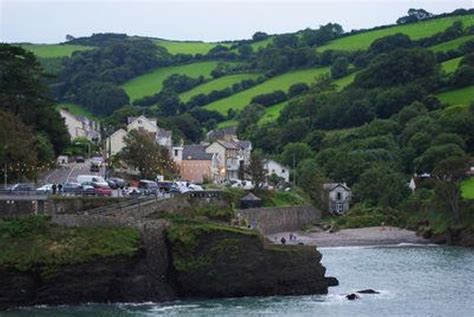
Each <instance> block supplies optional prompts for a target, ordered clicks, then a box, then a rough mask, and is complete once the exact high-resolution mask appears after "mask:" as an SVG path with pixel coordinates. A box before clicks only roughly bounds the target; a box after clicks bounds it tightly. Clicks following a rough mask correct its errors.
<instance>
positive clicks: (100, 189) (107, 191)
mask: <svg viewBox="0 0 474 317" xmlns="http://www.w3.org/2000/svg"><path fill="white" fill-rule="evenodd" d="M82 189H83V193H84V194H86V195H87V194H94V195H96V196H112V189H111V188H110V187H109V186H108V185H107V186H104V185H102V184H99V183H94V182H84V183H83V184H82Z"/></svg>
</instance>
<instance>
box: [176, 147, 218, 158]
mask: <svg viewBox="0 0 474 317" xmlns="http://www.w3.org/2000/svg"><path fill="white" fill-rule="evenodd" d="M183 160H195V161H210V160H212V154H211V153H206V148H205V147H204V146H202V145H198V144H193V145H185V146H184V148H183Z"/></svg>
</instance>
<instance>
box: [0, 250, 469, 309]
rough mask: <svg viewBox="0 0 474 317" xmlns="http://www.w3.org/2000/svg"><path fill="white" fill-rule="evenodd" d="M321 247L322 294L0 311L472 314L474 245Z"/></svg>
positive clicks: (44, 307) (45, 307)
mask: <svg viewBox="0 0 474 317" xmlns="http://www.w3.org/2000/svg"><path fill="white" fill-rule="evenodd" d="M319 250H320V252H321V253H322V254H323V259H322V262H323V264H324V266H325V267H326V268H327V274H326V275H327V276H335V277H337V278H338V280H339V282H340V284H339V286H337V287H332V288H330V290H329V294H327V295H312V296H271V297H244V298H229V299H218V300H183V301H173V302H166V303H153V302H147V303H138V304H137V303H133V304H132V303H116V304H93V303H90V304H85V305H80V306H59V307H50V306H39V307H25V308H21V309H16V310H12V311H6V312H5V311H4V312H0V316H2V317H4V316H5V317H7V316H8V317H23V316H25V317H26V316H28V317H50V316H54V317H112V316H113V317H116V316H117V317H153V316H282V317H292V316H350V317H353V316H377V317H379V316H382V317H388V316H448V317H463V316H466V317H472V316H474V249H468V248H461V247H448V246H443V247H441V246H434V245H433V246H426V245H424V246H417V245H397V246H384V247H377V246H373V247H337V248H320V249H319ZM295 287H297V286H295ZM369 288H370V289H374V290H376V291H378V292H380V293H379V294H360V295H359V299H357V300H354V301H350V300H347V299H346V297H345V295H346V294H349V293H355V292H356V291H358V290H363V289H369Z"/></svg>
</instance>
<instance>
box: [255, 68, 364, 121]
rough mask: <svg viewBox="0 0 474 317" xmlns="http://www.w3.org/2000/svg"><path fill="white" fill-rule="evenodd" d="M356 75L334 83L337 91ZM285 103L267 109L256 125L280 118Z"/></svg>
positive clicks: (353, 74) (355, 73) (354, 74)
mask: <svg viewBox="0 0 474 317" xmlns="http://www.w3.org/2000/svg"><path fill="white" fill-rule="evenodd" d="M356 75H357V72H354V73H352V74H350V75H347V76H345V77H343V78H341V79H338V80H336V81H334V82H335V84H336V85H337V88H338V90H340V89H342V88H344V87H346V86H347V85H349V84H350V83H352V82H353V81H354V78H355V76H356ZM287 103H288V101H284V102H281V103H279V104H276V105H273V106H271V107H268V108H267V109H266V111H265V114H264V115H263V116H262V118H260V121H259V122H258V123H259V124H266V123H270V122H273V121H275V120H276V119H278V117H279V116H280V111H281V110H282V109H283V108H284V107H285V106H286V104H287Z"/></svg>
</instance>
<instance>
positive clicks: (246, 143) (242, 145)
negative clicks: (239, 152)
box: [236, 140, 252, 150]
mask: <svg viewBox="0 0 474 317" xmlns="http://www.w3.org/2000/svg"><path fill="white" fill-rule="evenodd" d="M236 143H237V144H238V145H239V146H240V148H241V149H244V150H246V149H250V148H252V142H250V141H248V140H242V141H236Z"/></svg>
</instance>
